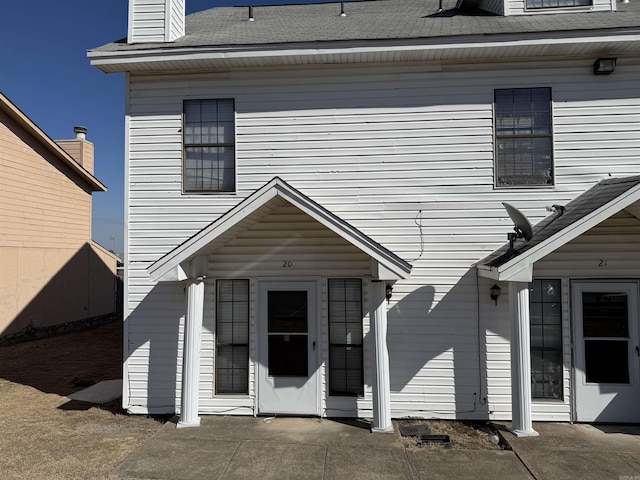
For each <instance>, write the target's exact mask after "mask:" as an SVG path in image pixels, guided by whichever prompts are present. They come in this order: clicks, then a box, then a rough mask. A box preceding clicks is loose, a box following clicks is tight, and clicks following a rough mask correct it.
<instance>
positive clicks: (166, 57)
mask: <svg viewBox="0 0 640 480" xmlns="http://www.w3.org/2000/svg"><path fill="white" fill-rule="evenodd" d="M639 40H640V35H637V34H616V35H601V36H576V37H570V36H569V34H567V33H565V32H558V33H557V34H556V35H555V36H554V38H544V37H541V36H540V35H533V34H532V35H529V36H524V38H523V36H522V35H514V34H504V35H500V36H496V35H493V36H490V35H486V36H481V37H479V36H469V37H465V38H464V39H442V38H437V39H435V40H431V41H430V40H428V39H427V40H425V39H419V40H413V41H407V40H404V41H402V40H401V41H398V42H395V43H394V42H391V41H376V42H363V41H352V42H336V43H332V42H326V43H325V44H321V43H317V44H298V45H296V44H291V45H275V46H260V45H256V46H253V48H252V46H242V47H234V46H230V47H227V48H216V47H184V48H162V47H158V48H149V49H144V50H122V51H106V52H105V51H97V50H95V51H89V52H88V57H89V59H90V62H91V65H93V66H95V67H97V68H99V69H100V70H102V71H103V72H105V73H115V72H124V71H128V72H153V71H174V70H179V71H185V70H202V69H210V68H214V69H215V68H222V69H225V68H242V67H244V68H251V67H265V66H273V67H275V66H291V65H318V64H341V63H349V64H350V63H380V62H383V63H386V62H397V61H405V62H406V61H456V60H470V59H490V58H495V59H499V58H530V57H538V56H546V57H548V56H566V55H571V56H577V55H595V54H599V53H601V52H602V51H607V52H609V53H611V54H613V53H612V52H615V54H616V55H624V54H625V53H630V54H633V53H637V52H638V51H639V50H640V44H639V42H638V41H639ZM421 42H423V43H421Z"/></svg>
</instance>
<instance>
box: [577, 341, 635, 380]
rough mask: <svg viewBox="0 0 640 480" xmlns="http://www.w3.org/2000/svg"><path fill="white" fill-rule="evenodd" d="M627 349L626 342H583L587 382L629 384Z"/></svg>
mask: <svg viewBox="0 0 640 480" xmlns="http://www.w3.org/2000/svg"><path fill="white" fill-rule="evenodd" d="M628 348H629V344H628V341H626V340H585V342H584V357H585V370H586V372H585V373H586V378H587V382H589V383H629V360H628Z"/></svg>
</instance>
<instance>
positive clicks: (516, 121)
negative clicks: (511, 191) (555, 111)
mask: <svg viewBox="0 0 640 480" xmlns="http://www.w3.org/2000/svg"><path fill="white" fill-rule="evenodd" d="M495 152H496V153H495V184H496V187H534V186H551V185H553V142H552V135H551V89H550V88H510V89H502V90H496V91H495Z"/></svg>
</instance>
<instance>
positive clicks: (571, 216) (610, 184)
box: [477, 176, 640, 268]
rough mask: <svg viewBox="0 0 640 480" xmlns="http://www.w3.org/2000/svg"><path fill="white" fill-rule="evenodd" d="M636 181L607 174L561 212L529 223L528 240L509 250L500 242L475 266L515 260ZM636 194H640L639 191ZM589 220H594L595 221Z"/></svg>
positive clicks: (639, 180) (638, 180)
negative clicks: (608, 177)
mask: <svg viewBox="0 0 640 480" xmlns="http://www.w3.org/2000/svg"><path fill="white" fill-rule="evenodd" d="M638 185H640V176H634V177H623V178H610V179H606V180H602V181H600V182H599V183H597V184H596V185H594V186H593V187H592V188H590V189H589V190H587V191H586V192H584V193H583V194H582V195H580V196H579V197H577V198H575V199H574V200H572V201H571V202H569V203H568V204H567V205H565V209H564V212H563V213H561V212H560V211H558V212H555V213H553V214H551V215H549V216H548V217H546V218H544V219H543V220H542V221H540V222H539V223H538V224H536V225H535V226H534V227H533V236H532V237H531V240H529V241H528V242H525V241H524V240H518V241H516V243H515V245H514V250H510V245H509V244H508V243H506V244H504V245H503V246H502V247H500V248H499V249H498V250H496V251H495V252H493V253H492V254H491V255H489V256H487V257H485V258H484V259H482V260H480V261H479V262H478V263H477V265H478V267H483V266H484V267H490V268H499V267H502V266H503V265H506V264H507V263H509V262H512V261H516V262H517V259H518V257H520V256H522V255H524V254H525V253H526V252H529V251H532V250H535V249H536V248H539V247H541V246H542V245H543V244H545V243H547V242H548V241H550V240H551V239H553V238H554V237H556V236H559V235H562V234H564V232H565V231H566V230H568V229H570V228H572V227H574V226H576V225H577V224H579V223H580V222H584V221H585V220H586V219H587V218H589V216H591V215H592V214H594V213H596V212H597V211H598V210H599V209H602V208H604V207H605V206H607V205H608V204H610V203H612V202H614V200H616V199H618V198H619V197H621V196H623V195H624V194H625V193H627V192H629V191H630V190H631V189H634V188H635V187H638ZM636 190H637V188H636ZM638 196H639V197H640V195H638ZM634 198H635V197H634ZM632 200H633V199H632ZM625 206H626V205H625V204H621V205H620V206H619V208H613V210H612V211H610V212H609V214H610V215H612V214H614V213H617V211H620V210H621V209H623V208H624V207H625ZM591 223H595V221H594V222H591ZM592 226H595V225H590V224H588V225H585V227H592ZM572 238H575V235H574V236H568V237H566V241H565V242H564V243H566V242H568V241H570V240H571V239H572Z"/></svg>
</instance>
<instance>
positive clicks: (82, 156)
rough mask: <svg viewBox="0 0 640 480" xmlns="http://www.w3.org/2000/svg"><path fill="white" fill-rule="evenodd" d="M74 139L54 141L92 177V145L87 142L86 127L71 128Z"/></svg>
mask: <svg viewBox="0 0 640 480" xmlns="http://www.w3.org/2000/svg"><path fill="white" fill-rule="evenodd" d="M73 133H75V134H76V138H74V139H73V140H56V143H57V144H58V145H59V146H60V148H62V149H63V150H64V151H65V152H67V153H68V154H69V155H71V157H72V158H73V159H74V160H75V161H76V162H78V163H79V164H80V165H81V166H82V167H83V168H84V169H85V170H86V171H88V172H89V173H90V174H91V175H93V143H91V142H89V141H87V128H86V127H73Z"/></svg>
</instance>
